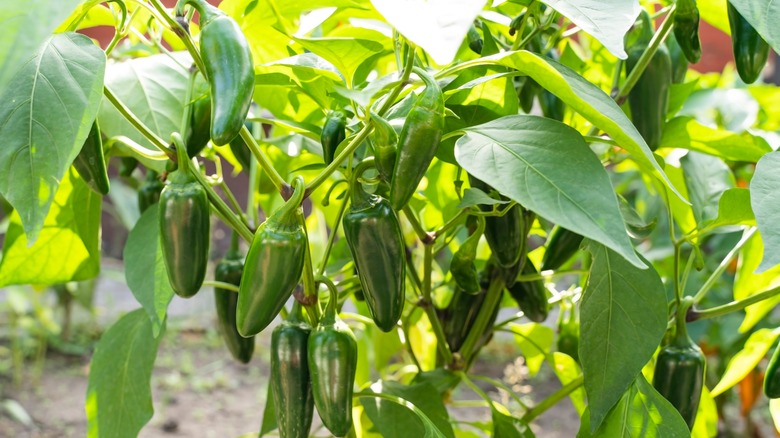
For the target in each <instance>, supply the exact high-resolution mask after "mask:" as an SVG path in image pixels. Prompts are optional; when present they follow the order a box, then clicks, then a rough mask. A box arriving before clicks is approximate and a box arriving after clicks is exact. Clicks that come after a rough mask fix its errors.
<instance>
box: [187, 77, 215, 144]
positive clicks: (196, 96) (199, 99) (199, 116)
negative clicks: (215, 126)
mask: <svg viewBox="0 0 780 438" xmlns="http://www.w3.org/2000/svg"><path fill="white" fill-rule="evenodd" d="M193 74H196V73H193ZM190 105H191V109H190V121H189V124H188V126H187V135H186V136H185V137H184V138H185V141H186V143H187V155H188V156H189V157H190V158H192V157H195V156H197V155H198V154H199V153H200V151H202V150H203V148H205V147H206V145H207V144H209V140H210V139H211V132H210V131H211V96H210V95H209V88H208V84H207V83H206V82H205V81H203V80H195V81H194V85H193V90H192V100H191V101H190Z"/></svg>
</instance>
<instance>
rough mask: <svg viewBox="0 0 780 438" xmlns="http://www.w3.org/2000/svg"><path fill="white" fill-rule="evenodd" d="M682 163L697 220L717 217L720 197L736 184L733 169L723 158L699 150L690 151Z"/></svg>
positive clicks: (702, 221)
mask: <svg viewBox="0 0 780 438" xmlns="http://www.w3.org/2000/svg"><path fill="white" fill-rule="evenodd" d="M680 164H682V169H683V173H684V175H685V186H686V187H687V188H688V195H689V196H690V198H689V199H690V201H691V206H692V207H693V215H694V217H695V218H696V222H697V223H699V224H702V223H705V222H708V221H711V220H714V219H716V218H717V217H718V206H719V203H718V202H719V200H720V197H721V196H722V195H723V192H725V191H726V190H728V189H730V188H733V187H734V185H735V184H736V183H735V181H734V175H733V174H732V173H731V169H729V167H728V166H727V165H726V163H724V162H723V160H720V159H718V158H716V157H713V156H711V155H705V154H702V153H699V152H688V154H686V155H685V156H684V157H682V158H681V159H680Z"/></svg>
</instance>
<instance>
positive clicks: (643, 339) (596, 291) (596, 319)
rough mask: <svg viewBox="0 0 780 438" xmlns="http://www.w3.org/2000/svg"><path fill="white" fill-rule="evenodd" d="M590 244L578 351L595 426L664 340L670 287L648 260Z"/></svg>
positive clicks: (581, 309)
mask: <svg viewBox="0 0 780 438" xmlns="http://www.w3.org/2000/svg"><path fill="white" fill-rule="evenodd" d="M586 246H587V249H588V251H590V253H591V254H592V255H593V262H592V265H591V271H590V278H589V279H588V284H587V286H586V287H585V292H584V295H583V299H582V304H581V307H580V321H581V327H580V348H579V354H580V360H581V362H582V370H583V373H584V376H585V392H586V393H587V394H588V408H589V411H590V420H591V422H592V425H591V430H595V429H596V428H598V427H599V425H600V424H601V421H602V420H603V419H604V418H605V417H606V416H607V413H608V412H609V410H610V409H611V408H612V407H613V406H614V405H615V403H617V402H618V399H620V397H621V394H623V393H624V392H625V391H626V390H627V389H628V388H629V387H630V386H631V383H632V382H633V381H634V380H635V379H636V377H637V375H639V374H640V373H641V371H642V367H644V365H645V364H646V363H647V362H648V361H649V360H650V359H651V358H652V357H653V353H654V352H655V349H656V347H657V346H658V344H660V343H661V339H662V338H663V336H664V332H665V331H666V316H667V313H666V292H665V290H664V285H663V284H662V283H661V278H660V277H659V276H658V273H657V272H656V271H655V269H653V267H652V265H651V264H650V263H649V262H646V263H647V265H648V266H649V268H648V269H644V270H643V269H637V268H636V267H634V266H632V265H630V264H628V263H626V261H625V260H624V259H623V258H622V257H620V256H618V255H617V254H615V253H614V252H612V251H611V250H609V249H607V248H605V247H603V246H601V245H599V244H597V243H595V242H593V241H586ZM618 436H619V435H618Z"/></svg>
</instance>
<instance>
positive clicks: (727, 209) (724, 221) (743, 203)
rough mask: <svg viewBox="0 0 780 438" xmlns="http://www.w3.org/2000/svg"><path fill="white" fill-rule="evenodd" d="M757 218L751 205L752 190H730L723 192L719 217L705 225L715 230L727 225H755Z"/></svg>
mask: <svg viewBox="0 0 780 438" xmlns="http://www.w3.org/2000/svg"><path fill="white" fill-rule="evenodd" d="M755 224H756V217H755V216H754V215H753V207H752V206H751V205H750V190H748V189H742V188H733V189H728V190H726V191H725V192H723V195H721V197H720V200H719V201H718V216H717V218H715V219H714V220H712V221H711V222H707V223H705V225H706V228H708V229H713V228H717V227H722V226H726V225H755Z"/></svg>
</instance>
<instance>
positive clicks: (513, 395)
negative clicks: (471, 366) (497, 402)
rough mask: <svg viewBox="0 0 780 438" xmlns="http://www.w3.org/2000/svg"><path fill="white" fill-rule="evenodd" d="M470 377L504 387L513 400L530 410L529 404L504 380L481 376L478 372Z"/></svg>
mask: <svg viewBox="0 0 780 438" xmlns="http://www.w3.org/2000/svg"><path fill="white" fill-rule="evenodd" d="M470 377H471V378H472V379H474V380H481V381H483V382H487V383H489V384H491V385H493V386H495V387H496V388H498V389H503V390H504V392H506V393H507V394H509V396H510V397H512V400H514V401H515V402H516V403H517V404H518V405H520V406H522V407H523V409H525V410H528V406H527V405H526V404H525V403H523V401H522V400H520V397H518V396H517V394H516V393H515V392H514V391H512V388H510V387H509V386H507V385H506V384H505V383H504V382H502V381H500V380H498V379H494V378H492V377H488V376H480V375H476V374H472V375H471V376H470Z"/></svg>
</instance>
